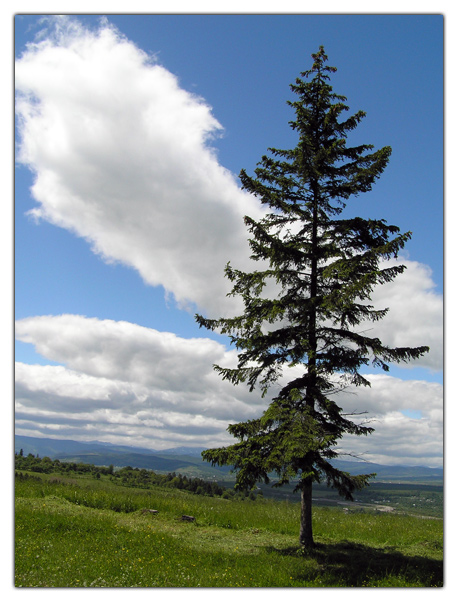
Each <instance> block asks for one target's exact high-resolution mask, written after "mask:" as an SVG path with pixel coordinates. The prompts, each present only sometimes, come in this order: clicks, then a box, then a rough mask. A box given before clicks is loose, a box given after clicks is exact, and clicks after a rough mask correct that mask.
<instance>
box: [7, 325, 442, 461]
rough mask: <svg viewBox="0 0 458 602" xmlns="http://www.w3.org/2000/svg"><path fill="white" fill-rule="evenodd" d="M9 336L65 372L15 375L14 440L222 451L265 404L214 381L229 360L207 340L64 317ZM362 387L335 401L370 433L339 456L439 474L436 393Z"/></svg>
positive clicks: (382, 381) (398, 385) (388, 380)
mask: <svg viewBox="0 0 458 602" xmlns="http://www.w3.org/2000/svg"><path fill="white" fill-rule="evenodd" d="M16 336H17V338H18V339H19V340H21V341H24V342H28V343H31V344H33V345H34V346H35V347H36V349H37V351H39V352H40V353H41V354H42V355H44V356H45V357H47V358H48V359H50V360H54V361H57V362H61V363H63V364H65V366H39V365H27V364H21V363H18V364H17V365H16V403H17V407H16V429H17V432H18V433H19V434H25V435H37V434H38V435H42V436H50V435H52V436H56V437H62V438H72V437H73V438H77V439H80V440H93V439H102V440H104V441H112V442H121V441H122V442H123V443H126V444H130V445H143V446H146V447H151V448H165V447H170V446H174V445H177V444H180V443H181V444H188V445H199V446H201V445H203V446H205V445H208V446H213V445H221V444H228V443H231V442H233V441H234V440H233V439H232V438H231V437H230V436H229V435H228V434H227V433H226V428H227V425H228V423H231V422H238V421H241V420H247V419H250V418H254V417H257V416H259V415H260V413H261V412H262V410H263V409H264V408H265V407H266V405H267V404H268V402H269V399H268V398H265V399H261V397H260V395H259V392H256V391H255V392H254V393H251V394H250V393H249V392H248V390H247V388H246V387H244V386H239V387H233V386H232V385H231V384H229V383H227V382H223V381H221V379H220V377H219V376H218V375H217V374H216V373H215V372H214V371H213V370H212V365H213V364H214V363H218V364H221V365H224V366H227V365H234V363H235V361H236V358H235V353H234V352H233V351H227V350H226V349H225V347H224V346H223V345H221V344H220V343H217V342H215V341H212V340H209V339H205V338H202V339H191V340H188V339H183V338H180V337H177V336H175V335H173V334H170V333H161V332H158V331H156V330H153V329H149V328H144V327H140V326H137V325H135V324H130V323H127V322H114V321H112V320H98V319H95V318H85V317H82V316H73V315H63V316H54V317H53V316H40V317H35V318H26V319H23V320H18V321H17V322H16ZM285 378H288V376H287V375H285ZM369 378H370V380H371V382H372V387H371V388H365V389H359V390H358V391H345V392H344V393H342V394H341V395H340V397H339V399H338V400H337V401H338V403H339V404H340V405H341V406H342V407H343V408H344V410H345V411H346V412H352V411H354V410H356V411H362V410H366V411H367V412H368V414H367V416H368V417H369V418H370V419H372V420H374V426H375V428H376V433H375V434H374V435H371V436H370V437H369V438H368V439H366V438H356V437H351V438H346V439H344V441H343V444H342V450H343V451H345V452H349V453H351V452H353V453H358V454H361V453H364V452H368V453H367V454H366V455H365V457H366V459H368V460H372V461H382V460H383V461H384V462H388V463H412V464H415V463H417V464H430V465H438V464H440V462H441V449H442V447H441V446H442V425H441V420H442V386H441V385H439V384H437V383H428V382H423V381H403V380H401V379H398V378H393V377H390V376H387V375H371V376H370V377H369ZM354 393H356V395H354ZM403 410H404V411H407V410H415V411H416V412H420V413H421V418H420V419H412V418H409V417H408V416H407V415H405V414H403V413H402V411H403ZM363 419H364V417H363ZM419 441H421V442H422V445H421V449H419V445H418V442H419Z"/></svg>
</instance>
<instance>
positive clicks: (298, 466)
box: [196, 46, 428, 548]
mask: <svg viewBox="0 0 458 602" xmlns="http://www.w3.org/2000/svg"><path fill="white" fill-rule="evenodd" d="M312 58H313V66H312V68H311V69H310V70H309V71H305V72H303V73H301V77H300V78H297V80H296V82H295V84H292V85H291V90H292V91H293V92H294V93H295V94H296V95H297V99H296V100H295V101H294V102H290V101H288V104H289V105H290V106H291V107H292V108H293V109H294V111H295V119H294V120H293V121H291V122H290V126H291V127H292V129H293V130H294V131H295V132H296V133H297V136H298V141H297V146H296V147H295V148H294V149H292V150H278V149H275V148H270V149H268V150H269V153H270V154H269V156H263V157H262V160H261V162H260V163H258V166H257V168H256V169H255V175H256V177H255V178H252V177H250V176H249V175H248V174H247V173H246V171H245V170H242V171H241V173H240V179H241V182H242V186H243V188H244V189H245V190H247V191H249V192H250V193H252V194H254V195H255V196H256V197H258V198H259V199H260V201H261V202H262V203H263V205H264V206H265V207H266V208H267V209H266V214H265V216H264V217H263V218H262V219H260V220H259V221H255V220H254V219H252V218H250V217H245V224H246V226H247V228H248V231H249V232H250V234H251V238H250V246H251V250H252V255H251V257H252V259H254V260H255V261H259V262H260V269H259V270H258V271H253V272H251V273H245V272H242V271H239V270H237V269H235V268H233V267H232V266H231V265H230V263H228V264H227V266H226V276H227V277H228V278H229V280H230V281H231V282H232V283H233V288H232V291H231V293H229V294H230V295H234V296H240V297H241V298H242V300H243V303H244V312H243V314H242V315H240V316H237V317H233V318H221V319H207V318H204V317H202V316H200V315H197V316H196V320H197V322H198V323H199V325H200V326H201V327H202V326H203V327H206V328H208V329H211V330H217V331H219V332H221V333H222V334H227V335H229V337H230V339H231V341H232V343H234V344H235V346H236V348H237V349H238V350H239V351H240V352H239V355H238V364H237V367H236V368H225V367H220V366H215V369H216V370H217V371H218V372H219V374H220V375H221V376H222V378H223V379H225V380H228V381H230V382H232V383H233V384H240V383H246V384H247V385H248V386H249V388H250V390H254V389H255V386H259V388H260V391H261V393H262V395H265V394H266V393H267V391H268V390H269V388H270V387H271V386H272V385H273V384H275V383H278V381H279V378H280V377H281V376H282V374H283V371H284V369H285V368H286V369H287V368H295V370H294V374H295V375H296V376H295V377H294V378H292V379H291V380H290V381H289V382H288V383H287V384H286V385H282V386H281V387H280V390H279V392H278V393H277V394H276V395H275V396H274V397H273V398H272V401H271V403H270V405H269V406H268V408H267V410H266V411H265V412H264V413H263V415H262V416H261V417H260V418H258V419H254V420H248V421H247V422H241V423H239V424H231V425H230V426H229V427H228V431H229V432H230V433H231V434H232V435H233V436H234V437H235V438H237V439H238V442H237V443H235V444H233V445H230V446H228V447H223V448H217V449H209V450H206V451H204V452H203V454H202V455H203V457H204V459H206V460H207V461H210V462H212V463H213V464H218V465H232V466H233V467H234V468H235V470H236V472H237V481H236V487H238V488H246V487H253V486H254V485H255V483H256V482H258V481H264V482H265V483H268V482H269V474H270V473H276V474H277V476H278V482H277V483H276V485H277V486H281V485H283V484H285V483H288V482H289V481H290V480H291V479H293V478H295V479H297V487H296V490H299V491H300V492H301V525H300V535H299V541H300V544H301V545H302V546H304V547H306V548H310V547H312V546H313V545H314V542H313V534H312V485H313V483H314V482H316V483H319V482H322V481H325V482H327V484H328V485H330V486H332V487H334V488H336V489H337V491H338V492H339V494H341V495H342V496H343V497H345V498H346V499H349V500H351V499H353V498H352V492H354V491H355V490H356V489H360V488H362V487H364V486H365V485H367V483H368V480H369V478H370V477H371V476H373V475H370V474H362V475H358V476H350V474H348V473H346V472H343V471H340V470H338V469H337V468H335V466H333V464H332V462H331V461H332V460H333V458H335V457H336V456H337V455H338V453H337V452H336V450H335V447H336V444H337V442H338V441H339V440H340V439H341V438H342V436H343V435H344V434H346V433H349V434H354V435H367V434H369V433H371V432H372V431H373V429H372V428H371V427H369V426H367V424H365V423H364V422H361V419H360V418H355V414H345V413H344V412H343V410H342V409H341V408H340V407H339V406H338V405H337V403H336V402H335V401H334V397H335V394H336V393H337V392H338V391H339V390H342V389H343V388H345V387H347V386H350V385H355V386H369V385H370V382H369V381H368V380H367V378H365V376H363V374H362V373H361V368H362V367H364V366H367V365H370V364H372V365H373V366H376V367H381V368H382V369H383V370H385V371H388V370H389V364H390V363H391V362H403V361H405V362H407V361H409V360H410V359H414V358H418V357H419V356H421V355H422V354H424V353H426V352H427V351H428V347H416V348H410V347H402V348H399V347H397V348H390V347H388V346H387V345H384V344H383V343H382V341H380V340H379V338H376V337H374V338H371V337H369V336H368V335H367V334H365V333H364V332H361V331H360V330H361V329H359V330H358V328H357V327H358V325H359V324H360V323H361V322H367V321H369V322H370V321H372V322H375V321H378V320H381V319H383V317H384V316H385V315H386V313H387V312H388V308H383V309H375V308H374V307H373V306H372V305H371V304H370V296H371V293H372V291H373V289H374V287H375V286H376V285H382V284H384V283H387V282H390V281H391V280H393V279H394V278H395V277H396V276H397V275H398V274H400V273H402V272H403V271H404V269H405V266H402V265H397V264H396V265H391V266H389V267H387V266H386V264H385V265H383V264H382V263H381V260H383V259H388V258H391V257H397V255H398V252H399V251H400V250H401V249H402V248H403V247H404V245H405V243H406V242H407V240H408V239H409V238H410V236H411V233H410V232H407V233H404V234H402V233H401V232H400V230H399V228H398V227H396V226H391V225H387V223H386V221H385V220H383V219H362V218H360V217H355V218H345V219H344V218H343V217H339V216H340V214H341V213H342V211H343V209H344V208H345V206H346V202H347V201H348V199H350V198H351V197H352V196H356V195H358V194H360V193H364V192H368V191H370V190H371V188H372V185H373V183H374V182H375V180H376V179H377V178H379V176H380V175H381V173H382V172H383V170H384V169H385V167H386V165H387V163H388V160H389V156H390V154H391V148H390V147H384V148H382V149H380V150H378V151H373V148H374V147H373V145H369V144H363V145H359V146H353V147H351V146H347V137H348V134H349V132H351V131H352V130H354V129H355V128H356V126H357V125H358V124H359V122H360V121H361V120H362V119H363V117H364V116H365V113H364V112H363V111H358V112H357V113H356V114H354V115H352V116H350V117H345V116H344V114H345V113H346V112H347V111H348V110H349V108H348V106H347V105H346V104H345V101H346V98H345V97H344V96H340V95H337V94H335V93H334V92H333V89H332V87H331V85H330V83H329V80H330V76H331V74H332V73H333V72H335V71H336V69H335V67H330V66H327V65H326V61H327V56H326V54H325V52H324V48H323V47H322V46H321V47H320V49H319V51H318V52H317V53H316V54H312ZM272 283H275V287H276V290H275V294H270V296H269V294H266V293H265V291H266V289H267V290H272ZM267 285H269V286H267ZM297 367H299V371H298V369H297Z"/></svg>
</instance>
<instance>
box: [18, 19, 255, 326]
mask: <svg viewBox="0 0 458 602" xmlns="http://www.w3.org/2000/svg"><path fill="white" fill-rule="evenodd" d="M15 75H16V90H17V102H16V109H17V115H18V126H19V132H20V143H19V153H18V159H19V161H22V162H23V163H24V164H26V165H27V166H28V167H29V168H30V169H31V170H32V171H33V172H34V173H35V182H34V185H33V188H32V194H33V196H34V198H35V200H36V201H38V203H39V206H38V207H36V208H35V209H34V210H33V211H32V214H33V215H34V216H35V217H36V218H37V219H40V218H41V219H45V220H47V221H49V222H51V223H53V224H55V225H57V226H61V227H63V228H67V229H69V230H71V231H73V232H75V233H76V234H77V235H79V236H82V237H84V238H86V239H87V240H88V241H90V243H91V245H92V248H93V250H94V251H95V252H96V253H99V254H100V255H101V256H102V257H103V258H105V260H107V261H113V260H114V261H120V262H122V263H124V264H126V265H128V266H131V267H133V268H135V269H136V270H138V272H139V273H140V274H141V276H142V277H143V279H144V280H145V282H147V283H148V284H151V285H162V286H164V288H165V289H166V291H167V292H169V293H172V294H173V295H174V296H175V298H176V300H177V301H178V302H179V303H180V304H182V305H186V304H187V303H189V302H191V303H195V304H197V305H198V306H199V307H200V308H204V309H206V310H208V311H211V312H215V313H216V314H218V315H219V313H221V312H223V311H225V309H226V308H227V307H228V306H233V301H230V300H228V299H227V298H226V297H225V295H226V293H227V290H228V283H227V281H226V280H225V278H224V274H223V270H224V266H225V264H226V263H227V261H229V260H231V259H234V258H238V259H239V262H238V263H239V264H240V262H243V263H245V264H246V261H247V258H248V256H249V249H248V244H247V240H246V238H247V237H246V230H245V227H244V225H243V216H244V215H246V214H249V215H253V216H259V215H260V206H259V204H258V203H257V201H256V200H255V199H254V198H253V197H252V196H250V195H248V194H246V193H244V192H242V191H241V190H240V188H239V187H238V185H237V183H236V180H235V178H234V177H233V175H232V174H231V173H230V172H229V171H228V170H226V169H225V168H224V167H222V166H221V165H220V164H219V163H218V161H217V158H216V155H215V152H214V150H213V149H212V147H211V140H212V137H214V136H216V135H219V134H220V132H221V130H222V128H221V125H220V124H219V123H218V121H217V120H216V119H215V117H214V116H213V115H212V112H211V109H210V107H209V106H208V105H207V104H206V103H205V101H204V100H203V99H202V98H200V97H197V96H195V95H193V94H191V93H190V92H187V91H185V90H183V89H182V88H181V87H180V85H179V82H178V80H177V78H176V77H175V76H174V75H172V74H171V73H170V72H169V71H167V70H166V69H165V68H163V67H162V66H160V65H159V64H157V63H156V62H155V61H154V59H152V58H151V57H148V56H147V55H146V54H145V53H144V52H143V51H141V50H140V49H139V48H137V47H136V46H135V45H134V44H133V43H132V42H130V41H128V40H127V39H125V38H124V37H123V36H122V35H121V34H120V33H119V32H118V31H117V30H116V29H114V28H113V27H111V26H109V25H108V24H103V25H101V27H100V28H99V29H98V30H97V31H95V32H92V31H89V30H87V29H84V28H83V27H82V26H80V25H79V24H78V22H77V21H74V20H68V19H67V18H65V17H63V18H60V19H59V20H57V26H56V29H54V30H53V32H52V33H50V32H48V35H47V37H46V38H45V39H44V40H42V41H41V42H38V43H34V44H30V45H29V46H28V48H27V50H26V52H25V53H24V54H23V55H22V56H21V57H20V58H19V59H18V60H17V62H16V72H15ZM210 282H211V286H209V283H210Z"/></svg>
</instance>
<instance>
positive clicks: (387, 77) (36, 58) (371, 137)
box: [15, 15, 443, 465]
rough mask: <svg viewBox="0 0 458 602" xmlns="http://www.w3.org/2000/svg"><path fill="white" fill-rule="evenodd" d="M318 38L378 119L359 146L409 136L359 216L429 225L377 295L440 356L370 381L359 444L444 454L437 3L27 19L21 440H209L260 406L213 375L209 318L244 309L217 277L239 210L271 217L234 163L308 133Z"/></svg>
mask: <svg viewBox="0 0 458 602" xmlns="http://www.w3.org/2000/svg"><path fill="white" fill-rule="evenodd" d="M37 36H38V37H37ZM28 44H29V45H28ZM30 44H32V45H30ZM27 45H28V46H27ZM320 45H324V47H325V50H326V53H327V54H328V56H329V64H330V65H334V66H336V67H337V69H338V71H337V73H336V74H335V76H334V77H333V80H332V82H331V83H332V85H333V88H334V91H335V92H336V93H338V94H343V95H345V96H347V99H348V104H349V106H350V110H351V112H352V113H354V112H356V111H357V110H359V109H362V110H364V111H366V112H367V116H366V118H365V120H364V121H363V123H362V124H361V125H360V127H359V128H358V129H357V130H356V131H355V132H354V134H353V135H352V139H351V141H352V142H355V143H360V142H364V143H371V144H374V146H375V147H376V148H380V147H381V146H385V145H390V146H391V147H392V148H393V153H392V158H391V160H390V164H389V166H388V167H387V169H386V171H385V173H384V174H383V175H382V177H381V179H380V180H379V181H378V182H377V184H376V186H375V187H374V189H373V191H372V192H371V193H368V194H364V195H362V196H361V197H360V198H357V199H354V200H350V201H349V203H348V208H347V211H348V213H349V215H361V216H363V217H374V218H384V219H386V220H387V221H388V222H390V223H393V224H396V225H398V226H399V227H400V228H401V229H402V230H404V231H406V230H411V231H412V232H413V237H412V240H411V241H410V242H409V243H408V245H407V247H406V249H405V254H404V263H406V264H407V266H408V270H407V272H406V276H405V277H404V276H403V278H402V279H401V278H400V279H399V282H396V284H394V285H393V286H391V285H390V286H388V287H386V290H384V291H378V292H377V294H376V295H375V299H376V300H377V301H379V302H380V303H382V304H385V303H386V304H388V305H389V306H390V307H391V309H392V312H390V313H392V317H391V318H390V319H389V320H387V323H386V325H385V326H383V327H382V326H381V327H380V328H381V330H380V333H381V335H382V336H384V338H385V340H387V342H388V343H389V344H396V345H417V344H429V345H430V346H431V347H432V352H431V353H430V354H429V357H428V358H426V359H425V360H424V361H421V362H418V363H417V364H416V365H415V366H413V367H410V368H398V367H394V368H393V370H392V372H391V373H390V375H391V376H386V375H380V374H375V373H374V379H373V386H372V387H371V390H370V391H369V392H368V391H362V392H359V396H358V397H359V400H358V404H361V406H363V407H364V408H369V410H370V411H371V413H372V415H373V416H374V417H375V419H376V420H377V421H378V423H379V425H380V427H379V428H378V429H377V430H378V435H377V433H376V434H375V435H373V436H372V437H371V439H372V440H373V443H372V442H371V441H369V440H365V441H364V444H363V447H364V451H367V452H368V457H369V458H370V459H373V460H374V461H382V462H385V463H400V462H404V463H417V464H418V463H425V464H431V465H433V464H435V465H437V464H438V463H439V462H440V455H441V449H440V447H441V442H440V437H441V418H442V410H441V399H442V386H441V383H442V322H441V320H442V297H441V295H442V287H443V280H442V271H443V233H442V228H443V18H442V16H440V15H321V16H320V15H130V16H127V15H108V16H107V19H106V20H101V19H100V17H99V16H96V15H93V16H77V17H74V18H69V17H67V18H63V19H60V20H57V22H56V21H55V20H52V19H51V20H49V19H48V20H47V21H46V22H43V21H42V20H41V19H40V17H39V16H24V15H22V16H21V15H20V16H16V18H15V51H16V59H17V66H16V88H17V98H18V99H19V100H18V104H17V113H18V124H19V126H20V131H19V133H18V135H17V138H16V145H17V156H16V161H17V162H16V175H15V318H16V322H17V326H16V328H17V341H16V361H17V362H19V364H20V369H19V370H18V369H17V379H18V380H17V383H16V388H17V396H18V400H17V403H18V408H19V409H18V410H17V415H16V429H17V432H20V433H21V434H25V435H34V436H54V437H58V438H70V439H80V440H93V439H99V440H105V441H112V442H115V441H116V442H117V441H119V442H122V443H125V444H132V445H144V446H149V447H152V448H161V447H170V446H173V445H174V444H176V445H183V444H185V445H202V446H205V445H207V444H211V445H213V444H220V443H227V442H229V441H230V440H229V439H227V436H226V434H225V430H224V429H225V425H227V423H228V422H230V421H238V420H242V419H245V418H247V417H254V416H256V415H259V413H260V411H262V409H263V407H264V406H263V405H262V403H261V402H260V400H259V399H257V398H253V397H252V396H251V397H250V396H249V395H248V394H247V393H246V392H242V391H237V390H235V389H234V388H227V387H225V386H223V385H222V384H221V383H219V382H217V375H214V374H213V373H212V372H211V365H212V363H214V360H215V359H216V360H218V361H221V358H225V359H226V360H227V361H228V362H231V361H234V353H233V351H232V350H231V349H230V348H229V347H228V344H227V340H226V339H225V338H223V337H220V336H218V335H216V334H213V333H210V332H204V331H202V330H199V329H198V328H197V326H196V324H195V321H194V317H193V315H194V313H195V311H196V310H198V311H199V312H202V313H205V314H206V315H209V316H214V317H218V316H219V315H220V313H221V312H223V313H224V312H226V311H230V309H231V307H230V306H229V305H228V302H227V300H226V298H225V296H224V295H225V292H227V290H228V286H227V283H225V281H224V279H223V278H222V268H223V267H224V264H225V263H226V261H228V260H231V262H232V263H233V264H235V265H236V264H237V261H239V262H241V263H242V264H243V262H244V261H246V257H245V255H246V254H245V255H244V244H245V239H246V236H245V234H244V231H243V224H242V226H241V225H240V223H241V218H242V217H243V215H244V214H245V213H248V214H252V215H253V214H254V216H256V215H259V214H260V213H259V211H260V208H259V206H258V205H257V203H256V201H255V200H254V199H252V198H247V195H246V194H245V193H242V192H241V191H240V189H239V182H238V179H237V175H238V173H239V172H240V170H241V169H242V168H244V169H246V170H247V171H248V172H249V173H251V172H252V170H253V169H254V168H255V166H256V163H257V162H258V161H259V160H260V158H261V156H262V155H263V154H265V152H266V149H267V148H268V147H269V146H274V147H278V148H292V147H293V146H295V138H294V134H293V133H292V131H291V130H290V128H289V126H288V121H289V120H290V119H291V118H292V117H293V115H292V112H291V109H290V108H289V107H288V106H287V104H286V100H288V99H291V98H292V94H291V92H290V90H289V84H290V83H291V82H294V80H295V78H296V77H297V76H298V75H299V73H300V72H301V71H303V70H306V69H308V68H309V67H310V65H311V59H310V55H311V53H312V52H315V51H316V50H317V49H318V47H319V46H320ZM145 53H146V54H145ZM114 56H116V57H117V58H116V60H115V59H113V57H114ZM37 107H39V110H37ZM32 186H34V188H33V189H31V187H32ZM31 211H33V214H32V215H31V213H30V212H31ZM225 287H226V288H225ZM133 358H136V359H135V361H134V359H133ZM174 358H175V360H174ZM196 358H197V359H196ZM174 361H175V363H178V364H179V365H180V366H181V368H182V369H183V374H184V375H185V376H183V374H182V375H181V376H180V373H179V371H178V370H176V369H175V368H170V367H171V365H172V364H173V362H174ZM151 364H154V366H155V368H154V369H151V371H150V372H153V373H154V374H151V373H148V366H151ZM127 365H128V366H130V369H129V370H127V369H126V366H127ZM168 370H170V373H169V372H168ZM175 372H176V374H175ZM369 372H373V371H369ZM180 379H181V382H180V383H179V384H177V380H180ZM387 379H388V380H387ZM91 391H92V392H91ZM94 391H98V393H97V394H95V393H94ZM407 400H408V401H407ZM347 402H348V403H354V402H353V401H352V400H350V399H349V400H347ZM393 425H396V426H395V427H394V426H393ZM377 437H378V438H377ZM400 440H402V441H403V442H404V443H403V445H402V446H399V445H398V446H397V443H396V442H398V441H400ZM419 440H421V441H423V442H426V443H425V444H424V446H423V448H422V452H421V453H419V451H418V442H419ZM349 445H350V447H349V448H348V449H350V448H351V449H352V450H356V451H357V452H360V451H363V450H362V448H361V449H360V448H359V447H358V445H359V443H358V442H356V443H355V442H353V441H352V442H351V444H349ZM352 446H353V447H352ZM355 446H356V447H355ZM345 449H347V448H345Z"/></svg>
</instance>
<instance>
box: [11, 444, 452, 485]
mask: <svg viewBox="0 0 458 602" xmlns="http://www.w3.org/2000/svg"><path fill="white" fill-rule="evenodd" d="M14 449H15V452H17V453H19V451H20V450H21V449H22V450H23V453H24V454H25V455H27V454H33V455H34V456H36V455H39V456H41V457H44V456H48V457H50V458H52V459H53V460H54V459H59V460H62V461H66V462H83V463H86V464H95V465H96V466H109V465H110V464H113V466H115V467H122V466H132V467H133V468H146V469H149V470H154V471H156V472H176V473H181V474H183V475H185V474H186V475H188V476H192V477H200V478H208V479H215V478H216V479H218V480H228V479H230V478H231V476H232V478H233V475H230V474H229V473H230V467H228V466H227V467H226V466H223V467H215V466H211V464H209V463H208V462H205V461H204V460H203V459H202V458H201V455H200V453H201V451H202V450H203V449H205V448H204V447H199V448H197V447H174V448H170V449H163V450H154V449H146V448H142V447H131V446H127V445H113V444H111V443H103V442H100V441H90V442H80V441H72V440H70V439H65V440H64V439H47V438H41V437H24V436H23V435H16V436H15V444H14ZM334 464H335V466H336V468H339V469H340V470H344V471H346V472H349V473H350V474H360V473H372V472H375V473H377V477H376V480H377V481H379V480H383V481H385V480H397V481H399V480H403V481H406V480H407V481H410V480H417V481H418V480H428V481H441V480H443V476H444V473H443V469H442V468H429V467H427V466H385V465H381V464H373V463H370V462H357V461H353V462H348V461H344V460H336V461H335V462H334Z"/></svg>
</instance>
